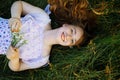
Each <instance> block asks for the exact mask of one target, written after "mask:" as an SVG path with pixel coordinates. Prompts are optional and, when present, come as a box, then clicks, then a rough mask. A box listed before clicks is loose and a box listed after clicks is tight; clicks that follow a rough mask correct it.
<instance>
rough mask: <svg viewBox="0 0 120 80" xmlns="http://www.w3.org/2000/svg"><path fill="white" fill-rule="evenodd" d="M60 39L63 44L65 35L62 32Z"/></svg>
mask: <svg viewBox="0 0 120 80" xmlns="http://www.w3.org/2000/svg"><path fill="white" fill-rule="evenodd" d="M61 39H62V41H63V42H64V41H65V33H64V32H62V34H61Z"/></svg>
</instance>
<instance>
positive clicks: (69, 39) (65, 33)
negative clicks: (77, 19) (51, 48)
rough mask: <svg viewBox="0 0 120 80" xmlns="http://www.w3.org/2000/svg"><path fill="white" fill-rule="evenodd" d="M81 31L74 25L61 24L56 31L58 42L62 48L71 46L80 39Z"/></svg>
mask: <svg viewBox="0 0 120 80" xmlns="http://www.w3.org/2000/svg"><path fill="white" fill-rule="evenodd" d="M83 33H84V32H83V29H82V28H80V27H77V26H74V25H69V24H63V26H62V27H61V28H59V31H58V42H59V44H60V45H63V46H73V45H75V43H76V42H77V41H78V40H79V39H80V38H81V37H82V35H83Z"/></svg>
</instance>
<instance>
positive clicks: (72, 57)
mask: <svg viewBox="0 0 120 80" xmlns="http://www.w3.org/2000/svg"><path fill="white" fill-rule="evenodd" d="M14 1H16V0H1V1H0V16H1V17H4V18H10V6H11V4H12V3H13V2H14ZM25 1H27V2H29V3H32V4H33V5H36V6H39V7H42V8H44V7H45V6H46V5H47V0H25ZM101 1H103V0H89V2H90V4H91V5H92V7H96V4H98V3H99V2H101ZM104 1H107V2H108V3H109V8H108V9H109V13H108V14H106V15H101V16H99V17H98V20H97V29H96V31H95V34H96V35H97V36H96V37H95V38H94V39H92V40H91V42H90V43H89V44H87V45H85V46H82V47H80V48H77V47H73V48H69V47H61V46H58V45H56V46H53V49H52V51H51V56H50V61H51V65H49V66H47V67H43V68H39V69H35V70H27V71H22V72H12V71H10V70H9V68H8V65H7V62H8V60H7V59H6V57H5V56H0V80H120V13H115V12H111V11H112V10H113V11H118V10H119V11H120V4H119V3H120V1H119V0H104ZM111 5H113V7H111Z"/></svg>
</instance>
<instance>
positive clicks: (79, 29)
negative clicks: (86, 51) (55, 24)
mask: <svg viewBox="0 0 120 80" xmlns="http://www.w3.org/2000/svg"><path fill="white" fill-rule="evenodd" d="M75 30H76V35H75V39H76V41H78V40H79V39H81V37H82V35H83V33H84V32H83V29H82V28H80V27H75Z"/></svg>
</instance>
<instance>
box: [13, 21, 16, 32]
mask: <svg viewBox="0 0 120 80" xmlns="http://www.w3.org/2000/svg"><path fill="white" fill-rule="evenodd" d="M12 31H13V32H16V22H14V23H13V24H12Z"/></svg>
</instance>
